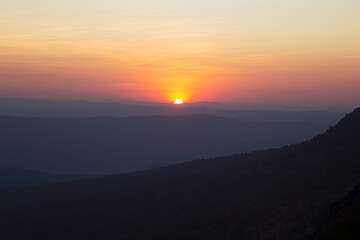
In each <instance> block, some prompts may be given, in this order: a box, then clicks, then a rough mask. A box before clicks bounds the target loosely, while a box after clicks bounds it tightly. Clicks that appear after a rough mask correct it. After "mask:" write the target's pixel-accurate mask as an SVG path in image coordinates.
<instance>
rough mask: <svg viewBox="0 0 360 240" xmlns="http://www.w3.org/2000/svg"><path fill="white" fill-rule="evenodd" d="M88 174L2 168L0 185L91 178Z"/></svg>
mask: <svg viewBox="0 0 360 240" xmlns="http://www.w3.org/2000/svg"><path fill="white" fill-rule="evenodd" d="M91 177H92V176H87V175H64V174H53V173H47V172H39V171H34V170H30V169H24V168H0V187H13V186H29V185H39V184H48V183H58V182H66V181H73V180H79V179H84V178H91Z"/></svg>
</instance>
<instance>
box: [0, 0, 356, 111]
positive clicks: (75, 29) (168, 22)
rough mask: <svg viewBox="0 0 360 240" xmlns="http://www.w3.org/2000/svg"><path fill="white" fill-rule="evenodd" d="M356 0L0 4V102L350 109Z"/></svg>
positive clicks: (22, 0)
mask: <svg viewBox="0 0 360 240" xmlns="http://www.w3.org/2000/svg"><path fill="white" fill-rule="evenodd" d="M359 92H360V1H359V0H272V1H269V0H251V1H249V0H246V1H244V0H221V1H219V0H216V1H215V0H181V1H171V0H137V1H136V0H101V1H100V0H71V1H70V0H58V1H55V0H31V1H29V0H11V1H8V0H6V1H5V0H0V97H7V98H8V97H14V98H19V97H21V98H49V99H83V100H101V101H103V100H134V101H153V102H171V101H174V100H175V99H177V98H181V99H183V100H184V101H185V102H197V101H216V102H223V103H237V104H293V105H319V106H320V105H354V106H355V105H359V103H360V94H359Z"/></svg>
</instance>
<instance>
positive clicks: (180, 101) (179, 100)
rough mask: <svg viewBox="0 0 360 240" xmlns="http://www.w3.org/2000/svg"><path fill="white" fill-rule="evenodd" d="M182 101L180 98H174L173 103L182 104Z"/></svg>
mask: <svg viewBox="0 0 360 240" xmlns="http://www.w3.org/2000/svg"><path fill="white" fill-rule="evenodd" d="M183 103H184V102H183V101H182V100H181V99H176V100H175V101H174V104H183Z"/></svg>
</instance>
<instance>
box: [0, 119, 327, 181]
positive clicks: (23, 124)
mask: <svg viewBox="0 0 360 240" xmlns="http://www.w3.org/2000/svg"><path fill="white" fill-rule="evenodd" d="M270 115H271V114H268V115H267V114H266V113H262V112H259V113H258V117H257V118H259V119H260V118H261V117H262V116H268V117H269V116H270ZM295 115H296V114H295ZM299 115H301V114H299ZM305 115H306V113H304V114H303V116H305ZM322 117H324V116H322ZM264 118H265V117H264ZM284 119H287V120H288V118H286V117H284ZM319 119H320V118H316V117H314V120H313V121H314V122H301V121H299V122H296V121H291V120H289V121H250V120H248V121H240V120H236V119H232V118H225V117H216V116H208V115H193V116H148V117H123V118H118V117H96V118H38V117H0V132H1V134H0V152H1V159H0V167H21V168H29V169H35V170H41V171H47V172H54V173H81V174H109V173H120V172H128V171H137V170H143V169H149V168H152V167H157V166H165V165H171V164H174V163H180V162H185V161H190V160H194V159H200V158H209V157H214V156H221V155H226V154H236V153H241V152H250V151H254V150H259V149H268V148H274V147H280V146H283V145H288V144H294V143H298V142H300V141H302V140H305V139H307V138H310V137H313V136H315V135H316V134H319V133H321V132H323V131H325V130H326V129H327V128H328V127H329V125H328V124H327V123H326V121H325V123H321V121H320V123H319V122H318V121H319Z"/></svg>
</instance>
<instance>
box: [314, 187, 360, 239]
mask: <svg viewBox="0 0 360 240" xmlns="http://www.w3.org/2000/svg"><path fill="white" fill-rule="evenodd" d="M325 216H326V218H325V219H326V220H325V221H324V224H322V225H321V227H320V228H319V230H318V231H317V232H316V233H315V237H314V240H338V239H344V240H345V239H346V240H358V239H360V185H357V186H356V187H355V189H354V190H353V191H351V192H350V193H349V194H348V195H347V196H346V197H344V198H343V199H341V200H340V201H337V202H336V203H334V204H332V205H331V206H330V207H329V208H328V209H327V210H326V212H325Z"/></svg>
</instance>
